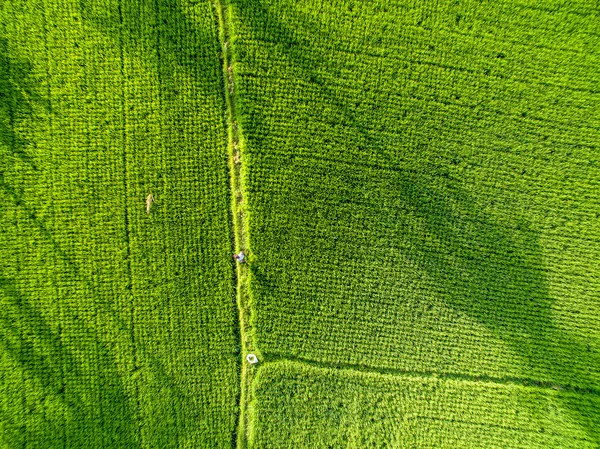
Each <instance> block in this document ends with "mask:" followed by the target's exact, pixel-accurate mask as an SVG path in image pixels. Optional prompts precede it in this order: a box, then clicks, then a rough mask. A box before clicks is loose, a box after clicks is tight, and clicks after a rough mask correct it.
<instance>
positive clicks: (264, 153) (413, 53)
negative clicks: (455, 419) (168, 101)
mask: <svg viewBox="0 0 600 449" xmlns="http://www.w3.org/2000/svg"><path fill="white" fill-rule="evenodd" d="M229 3H230V5H231V10H232V30H233V35H234V36H235V37H234V39H233V40H232V45H233V51H234V54H235V58H234V59H235V63H234V73H235V76H236V85H237V92H238V111H239V114H240V122H241V127H242V132H243V135H244V139H245V155H246V161H247V174H246V178H247V179H246V183H245V185H246V186H247V193H246V197H247V198H248V210H249V225H250V227H249V234H250V242H251V251H252V257H253V258H254V262H253V263H252V265H251V293H252V304H253V306H254V307H253V310H252V317H253V328H254V330H255V339H256V341H255V343H256V347H257V348H258V350H259V351H260V352H261V354H262V356H263V358H264V360H265V361H267V362H268V361H273V360H279V359H290V360H296V361H306V362H309V363H310V362H317V363H319V364H321V365H324V366H331V367H343V366H347V367H352V368H353V369H357V370H379V371H385V372H386V373H390V374H393V373H396V374H398V375H405V374H411V375H425V376H428V375H430V374H432V373H437V374H443V375H451V376H463V377H465V378H487V379H490V380H492V381H495V382H499V383H503V382H506V381H510V382H515V383H518V384H525V385H536V384H537V385H540V386H541V387H543V388H547V389H552V388H559V389H561V388H564V389H570V390H573V391H579V392H580V393H581V394H580V395H575V396H573V397H572V398H571V396H569V398H571V399H568V400H567V399H565V400H563V399H562V398H563V396H561V395H558V396H556V399H555V401H554V404H555V405H556V406H557V407H558V408H559V409H560V413H561V414H566V415H568V416H569V417H570V418H569V419H570V420H571V421H572V422H573V423H576V425H577V426H579V427H580V430H581V431H582V432H584V433H585V434H586V435H587V437H586V438H588V441H589V442H594V443H596V444H598V443H600V440H599V439H598V434H597V431H596V430H595V428H594V427H593V426H591V424H590V421H589V420H586V418H585V417H584V416H583V415H582V410H588V411H589V410H594V413H595V415H596V416H597V415H598V414H599V412H598V409H597V403H596V402H593V401H594V400H595V399H593V398H594V397H596V396H597V395H598V391H599V388H600V333H599V329H600V321H599V317H600V302H599V300H598V298H600V281H599V280H600V272H599V268H598V267H599V266H600V265H599V264H598V261H600V214H599V212H598V211H599V210H600V151H599V148H600V133H599V132H598V131H599V129H600V95H599V94H600V90H599V87H598V86H599V85H600V65H599V64H598V61H599V55H598V51H599V50H598V49H599V48H600V36H599V34H598V27H597V24H598V14H599V11H598V7H597V5H596V4H595V3H594V2H586V1H583V2H575V3H569V4H563V3H561V2H554V1H545V2H543V3H542V4H539V5H538V4H536V5H533V4H528V3H526V2H516V1H514V2H513V1H511V2H503V3H493V2H483V3H482V2H476V1H467V2H459V3H456V2H436V3H428V2H355V1H346V0H344V1H333V2H332V1H320V0H306V1H300V2H297V1H287V0H263V1H255V2H244V1H237V0H232V1H230V2H229ZM260 369H261V368H259V370H260ZM309 381H310V380H309V379H307V382H309ZM332 388H333V390H335V388H334V387H332ZM374 388H375V387H374ZM515 391H517V390H515ZM518 391H520V390H518ZM331 394H332V395H335V392H334V391H332V392H331ZM515 394H516V395H518V394H519V393H515ZM264 398H265V396H264V395H263V400H265V399H264ZM590 398H592V399H590ZM304 399H306V400H307V401H308V399H307V398H304ZM273 400H276V399H273ZM578 401H580V402H581V403H579V402H578ZM586 401H592V402H593V404H595V406H594V407H596V408H593V407H592V408H591V409H590V408H588V407H587V406H585V403H586ZM256 410H258V412H256V413H255V418H254V419H255V421H254V426H259V427H260V421H261V420H270V418H269V417H267V414H266V413H267V412H265V411H264V410H266V409H261V408H260V399H256ZM260 410H263V412H260ZM306 413H310V412H309V411H308V409H307V411H306ZM390 413H393V412H392V411H390ZM490 413H492V412H490ZM307 419H312V418H311V417H309V418H307ZM315 419H316V418H315ZM389 419H393V417H389ZM557 425H558V424H557ZM282 426H283V424H282ZM287 429H288V430H289V432H290V434H291V435H292V436H291V437H290V438H291V440H292V441H293V438H294V437H293V435H295V433H294V432H299V434H298V435H300V433H301V432H303V430H302V427H301V426H300V425H298V426H296V425H290V426H287ZM327 429H328V428H327V426H325V427H323V428H322V429H321V430H319V432H321V433H320V436H315V437H314V438H315V439H318V438H321V436H322V437H323V441H326V438H325V435H326V434H327V432H329V431H332V430H331V429H329V430H327ZM302 435H304V433H302ZM256 438H257V440H256V441H266V440H262V439H260V438H262V437H260V436H258V432H257V436H256ZM298 438H300V437H298ZM282 441H284V440H282ZM448 441H451V440H448ZM452 441H453V440H452ZM257 444H258V443H257ZM511 444H514V445H515V447H520V446H518V445H517V443H514V441H512V440H510V439H507V440H506V441H505V442H504V447H512V446H511ZM532 444H533V443H532ZM553 444H554V443H553ZM431 445H432V446H433V447H437V443H435V442H433V440H432V442H431ZM259 446H260V445H259ZM293 446H294V445H293V444H291V443H290V446H289V447H293ZM350 446H351V447H361V446H360V444H358V443H355V444H350ZM417 446H418V445H417ZM450 446H451V445H450ZM269 447H270V446H269ZM324 447H326V446H324ZM553 447H561V445H560V444H559V443H555V444H554V446H553Z"/></svg>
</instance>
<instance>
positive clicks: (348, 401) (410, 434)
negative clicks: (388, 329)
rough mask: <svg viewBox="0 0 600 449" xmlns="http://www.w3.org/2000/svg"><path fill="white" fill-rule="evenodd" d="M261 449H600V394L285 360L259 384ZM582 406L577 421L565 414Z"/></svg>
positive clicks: (256, 441) (256, 431)
mask: <svg viewBox="0 0 600 449" xmlns="http://www.w3.org/2000/svg"><path fill="white" fill-rule="evenodd" d="M254 390H255V391H254V396H255V402H254V403H253V404H252V413H253V414H254V417H255V420H254V426H253V427H252V429H251V437H250V441H251V446H252V447H256V448H267V447H268V448H273V449H276V448H288V447H314V448H331V449H333V448H347V447H360V448H388V447H393V448H423V447H435V448H465V449H466V448H469V449H475V448H482V449H483V448H485V449H492V448H506V447H511V448H523V449H525V448H527V449H530V448H539V449H545V448H561V449H567V448H573V449H575V448H577V449H585V448H590V449H591V448H595V447H597V445H596V444H595V442H594V440H593V439H592V438H591V437H590V435H588V434H587V433H586V432H585V431H584V430H582V428H581V427H580V424H581V422H584V421H585V422H586V423H588V425H589V427H590V428H593V429H595V430H594V432H595V433H594V435H595V437H596V438H598V436H599V435H598V429H599V428H600V416H598V414H597V410H598V407H600V398H599V397H598V396H582V395H580V394H577V393H572V392H565V391H556V390H552V389H550V390H548V389H542V388H538V387H525V386H520V385H514V384H494V383H485V382H472V381H464V380H452V379H446V380H444V379H439V378H435V377H429V378H419V377H411V376H388V375H380V374H368V373H360V372H356V371H351V370H337V369H326V368H315V367H307V366H305V365H304V364H299V363H294V362H276V363H272V364H268V365H266V366H264V367H262V368H261V370H260V373H259V375H258V376H257V378H256V383H255V384H254ZM565 403H568V404H570V405H572V406H573V407H575V408H577V410H578V412H579V415H580V416H581V418H580V420H579V421H578V422H575V421H573V419H572V416H571V415H570V414H569V413H566V412H565V411H564V407H563V406H564V404H565Z"/></svg>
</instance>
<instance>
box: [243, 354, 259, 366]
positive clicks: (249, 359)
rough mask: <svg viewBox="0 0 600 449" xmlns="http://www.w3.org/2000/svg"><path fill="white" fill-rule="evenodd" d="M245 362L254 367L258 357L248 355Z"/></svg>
mask: <svg viewBox="0 0 600 449" xmlns="http://www.w3.org/2000/svg"><path fill="white" fill-rule="evenodd" d="M246 361H247V362H248V363H249V364H250V365H256V364H257V363H258V357H256V355H255V354H248V355H247V356H246Z"/></svg>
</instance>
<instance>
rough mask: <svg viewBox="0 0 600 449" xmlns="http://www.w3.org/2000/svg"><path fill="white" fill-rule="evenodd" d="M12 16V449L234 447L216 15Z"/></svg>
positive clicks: (96, 11) (145, 8)
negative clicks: (232, 442) (232, 445)
mask: <svg viewBox="0 0 600 449" xmlns="http://www.w3.org/2000/svg"><path fill="white" fill-rule="evenodd" d="M0 5H1V6H0V8H1V9H0V19H1V20H0V23H1V25H0V96H1V97H0V176H1V177H0V242H1V243H0V258H1V259H2V262H1V263H0V276H1V277H0V298H1V305H0V318H1V324H0V329H1V336H0V341H1V342H2V347H1V348H2V350H1V354H2V356H1V359H0V379H1V380H0V388H1V392H0V413H1V414H0V446H1V447H3V448H54V447H57V448H58V447H60V448H103V449H104V448H121V447H122V448H159V447H160V448H168V447H173V448H198V447H223V448H226V447H231V440H232V434H233V432H234V429H235V425H236V416H237V405H236V397H237V395H238V391H239V362H238V355H237V351H239V349H238V348H237V346H238V337H237V332H238V331H237V328H238V326H237V322H236V316H237V312H236V310H235V303H234V291H233V284H232V276H233V271H232V259H231V231H230V226H229V220H228V214H229V199H228V195H229V194H228V176H229V175H228V172H227V153H226V130H225V120H224V108H225V103H224V96H223V82H222V74H221V72H222V69H221V64H220V59H219V52H220V48H219V43H218V38H217V36H218V30H217V23H216V15H215V11H214V8H213V5H212V4H211V3H209V2H192V1H189V2H188V1H174V0H173V1H170V0H166V1H161V2H154V1H142V2H138V1H129V0H122V1H116V0H98V1H85V2H79V1H54V0H47V1H19V0H9V1H5V2H2V3H1V4H0ZM150 194H151V195H153V197H154V200H155V201H154V202H153V203H151V205H150V206H151V207H150V212H149V213H147V211H146V199H147V197H148V195H150Z"/></svg>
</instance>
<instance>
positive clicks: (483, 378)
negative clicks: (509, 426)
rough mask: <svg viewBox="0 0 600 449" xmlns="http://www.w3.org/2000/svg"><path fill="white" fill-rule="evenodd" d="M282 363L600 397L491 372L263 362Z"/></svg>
mask: <svg viewBox="0 0 600 449" xmlns="http://www.w3.org/2000/svg"><path fill="white" fill-rule="evenodd" d="M282 362H289V363H296V364H299V365H304V366H311V367H313V368H319V369H325V370H330V371H348V372H352V373H355V374H367V375H369V374H370V375H381V376H391V377H413V378H419V379H439V380H454V381H460V382H473V383H482V384H486V383H487V384H494V385H516V386H521V387H531V388H536V389H539V390H555V391H564V392H569V393H577V394H582V395H592V396H600V389H598V388H586V387H577V386H572V385H562V384H557V383H554V382H548V381H537V380H534V379H527V378H521V377H494V376H488V375H480V376H477V375H474V374H461V373H435V372H432V371H410V370H401V369H396V368H377V367H372V366H368V365H355V364H351V363H332V362H319V361H317V360H311V359H306V358H303V357H295V356H286V355H279V354H273V353H271V354H268V355H266V356H265V361H264V363H263V365H271V364H279V363H282Z"/></svg>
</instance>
